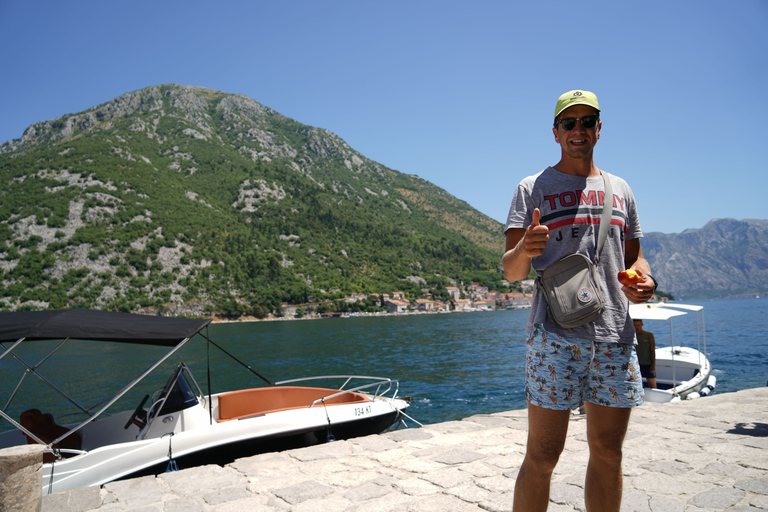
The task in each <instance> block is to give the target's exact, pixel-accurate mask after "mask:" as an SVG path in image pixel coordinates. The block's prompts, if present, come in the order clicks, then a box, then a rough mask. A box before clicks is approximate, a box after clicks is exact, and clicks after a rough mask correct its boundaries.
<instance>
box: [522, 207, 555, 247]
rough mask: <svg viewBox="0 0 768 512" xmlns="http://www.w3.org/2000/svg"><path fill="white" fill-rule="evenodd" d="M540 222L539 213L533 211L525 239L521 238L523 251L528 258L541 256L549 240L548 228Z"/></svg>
mask: <svg viewBox="0 0 768 512" xmlns="http://www.w3.org/2000/svg"><path fill="white" fill-rule="evenodd" d="M540 222H541V212H540V211H539V209H538V208H536V209H535V210H533V219H531V225H530V226H528V227H527V228H526V230H525V237H524V238H523V251H524V252H525V255H526V256H528V257H529V258H533V257H534V256H541V253H543V252H544V247H546V245H547V241H548V240H549V228H548V227H547V226H544V225H542V224H540Z"/></svg>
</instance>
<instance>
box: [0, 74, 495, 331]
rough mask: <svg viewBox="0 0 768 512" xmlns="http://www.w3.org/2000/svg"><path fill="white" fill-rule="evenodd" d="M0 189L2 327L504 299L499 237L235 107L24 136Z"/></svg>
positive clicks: (146, 103)
mask: <svg viewBox="0 0 768 512" xmlns="http://www.w3.org/2000/svg"><path fill="white" fill-rule="evenodd" d="M0 181H1V182H2V183H3V187H2V190H0V240H2V241H3V243H2V244H0V309H6V310H7V309H11V310H13V309H38V308H65V307H94V308H100V309H110V310H120V311H134V310H138V309H142V308H144V309H147V308H154V309H157V310H164V311H169V312H171V313H195V312H198V313H203V312H220V313H221V312H223V313H225V314H232V315H237V314H254V315H257V316H264V315H266V314H268V313H270V312H279V310H280V303H281V302H283V301H288V302H293V303H302V302H307V301H312V300H315V301H318V300H323V299H334V298H338V297H340V296H342V295H344V294H348V293H351V292H364V293H374V294H380V293H389V292H393V291H405V292H406V293H407V294H408V295H409V297H418V296H421V295H424V294H425V293H427V292H432V293H433V295H435V296H438V297H447V292H446V291H445V287H446V286H450V285H454V284H456V283H458V282H461V281H467V280H478V281H483V284H485V285H488V286H492V287H495V288H500V287H501V284H500V282H501V275H500V274H499V273H498V271H497V267H498V265H499V258H500V252H501V250H502V249H503V245H504V240H503V235H502V226H501V224H499V223H498V222H496V221H494V220H492V219H490V218H488V217H487V216H485V215H483V214H481V213H479V212H478V211H476V210H475V209H473V208H472V207H470V206H469V205H468V204H467V203H465V202H463V201H460V200H458V199H456V198H455V197H453V196H451V195H450V194H448V193H447V192H445V191H444V190H442V189H440V188H439V187H437V186H435V185H433V184H431V183H429V182H427V181H425V180H423V179H421V178H419V177H417V176H411V175H407V174H403V173H400V172H397V171H394V170H392V169H388V168H387V167H385V166H383V165H381V164H379V163H376V162H374V161H372V160H370V159H368V158H366V157H365V156H364V155H361V154H360V153H358V152H357V151H355V150H353V149H352V148H350V147H349V146H348V145H347V144H346V143H345V142H344V141H343V140H342V139H341V138H339V137H338V136H336V135H334V134H333V133H331V132H329V131H327V130H323V129H321V128H314V127H310V126H306V125H303V124H300V123H298V122H297V121H294V120H292V119H289V118H287V117H285V116H283V115H281V114H279V113H278V112H275V111H274V110H272V109H270V108H268V107H265V106H264V105H261V104H259V103H257V102H256V101H254V100H252V99H250V98H247V97H245V96H241V95H234V94H227V93H224V92H220V91H215V90H211V89H205V88H200V87H188V86H181V85H162V86H155V87H149V88H146V89H142V90H139V91H135V92H131V93H128V94H125V95H123V96H120V97H118V98H115V99H114V100H112V101H109V102H107V103H105V104H103V105H99V106H96V107H93V108H91V109H89V110H86V111H84V112H81V113H77V114H71V115H65V116H63V117H61V118H58V119H53V120H50V121H45V122H40V123H36V124H34V125H32V126H30V127H29V128H28V129H27V130H26V131H25V132H24V134H23V136H22V137H21V138H20V139H15V140H12V141H9V142H6V143H4V144H2V145H1V146H0Z"/></svg>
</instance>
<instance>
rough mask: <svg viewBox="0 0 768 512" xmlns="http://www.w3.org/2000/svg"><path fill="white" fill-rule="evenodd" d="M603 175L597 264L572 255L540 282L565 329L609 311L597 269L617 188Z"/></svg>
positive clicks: (554, 317) (551, 311)
mask: <svg viewBox="0 0 768 512" xmlns="http://www.w3.org/2000/svg"><path fill="white" fill-rule="evenodd" d="M600 175H601V176H602V177H603V182H604V183H605V199H603V213H602V215H601V217H600V226H599V227H598V234H597V250H596V251H595V261H594V262H593V261H591V260H590V259H589V258H588V257H586V256H584V255H583V254H579V253H576V254H571V255H569V256H566V257H565V258H563V259H561V260H560V261H558V262H556V263H553V264H552V265H550V266H548V267H547V268H546V269H544V271H543V272H542V274H541V277H539V278H537V279H536V283H537V285H538V286H539V288H540V290H541V291H543V293H544V295H545V297H546V299H547V304H549V316H550V318H551V319H552V320H554V321H555V322H557V324H558V325H560V326H561V327H563V328H565V329H572V328H574V327H579V326H580V325H584V324H586V323H589V322H591V321H592V320H594V319H595V318H597V317H599V316H600V315H602V314H603V311H605V301H603V297H602V294H601V293H600V285H599V283H598V280H597V272H596V270H595V268H596V267H597V264H598V262H599V261H600V252H601V251H602V250H603V246H604V245H605V239H606V238H607V237H608V230H609V228H610V225H611V215H612V213H613V189H612V188H611V180H610V179H608V178H606V177H605V176H604V175H603V173H602V171H601V172H600Z"/></svg>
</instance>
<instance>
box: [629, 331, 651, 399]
mask: <svg viewBox="0 0 768 512" xmlns="http://www.w3.org/2000/svg"><path fill="white" fill-rule="evenodd" d="M633 323H634V324H635V332H636V333H637V360H638V362H639V363H640V374H641V375H642V376H643V378H644V379H645V380H646V381H647V382H648V387H649V388H655V387H656V338H654V337H653V333H652V332H648V331H645V330H643V321H642V320H633Z"/></svg>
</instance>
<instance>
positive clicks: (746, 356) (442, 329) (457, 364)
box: [0, 298, 768, 430]
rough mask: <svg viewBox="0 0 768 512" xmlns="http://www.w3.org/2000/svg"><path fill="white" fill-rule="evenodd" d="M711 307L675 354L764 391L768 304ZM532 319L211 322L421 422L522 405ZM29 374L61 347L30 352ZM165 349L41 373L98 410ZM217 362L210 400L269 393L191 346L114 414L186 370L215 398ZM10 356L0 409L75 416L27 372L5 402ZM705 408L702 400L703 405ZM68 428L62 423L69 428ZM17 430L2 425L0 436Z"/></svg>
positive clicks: (115, 348)
mask: <svg viewBox="0 0 768 512" xmlns="http://www.w3.org/2000/svg"><path fill="white" fill-rule="evenodd" d="M686 303H688V304H698V305H702V306H704V310H703V312H704V315H703V321H704V327H705V334H706V336H705V338H706V340H705V339H703V338H701V337H698V338H697V335H696V325H697V318H696V316H695V315H694V314H688V315H685V316H682V317H676V318H674V319H673V320H672V322H673V323H672V330H673V333H674V340H675V343H676V344H680V343H681V342H682V343H683V344H685V345H687V346H694V347H696V346H697V344H700V345H701V349H702V350H703V348H704V347H703V344H704V341H706V353H707V355H708V356H709V358H710V360H711V361H712V365H713V367H714V374H715V375H716V376H717V388H716V390H715V393H727V392H731V391H737V390H740V389H746V388H754V387H762V386H765V385H766V383H767V381H768V299H767V298H739V299H717V300H707V301H690V302H686ZM527 317H528V310H508V311H495V312H471V313H444V314H430V315H403V316H378V317H353V318H337V319H326V320H300V321H271V322H245V323H222V324H213V325H211V326H210V327H209V335H210V337H211V339H213V340H214V341H215V342H217V343H218V344H220V345H222V347H224V348H225V349H226V350H228V351H229V352H231V353H232V354H233V355H235V356H237V357H238V358H239V359H241V360H242V361H244V362H246V363H248V364H249V365H250V366H251V367H252V368H253V369H254V370H256V371H257V372H259V373H261V374H262V375H264V376H265V377H266V378H268V379H270V380H272V381H278V380H286V379H291V378H298V377H304V376H311V375H341V374H355V375H370V376H382V377H390V378H392V379H397V380H398V381H399V383H400V394H401V395H410V396H412V397H413V405H412V406H411V408H410V409H409V412H408V414H409V415H410V416H412V417H413V418H414V419H416V420H418V421H419V422H420V423H422V424H430V423H438V422H443V421H448V420H455V419H461V418H465V417H468V416H471V415H474V414H483V413H493V412H499V411H506V410H512V409H521V408H524V407H525V395H524V390H523V374H524V359H525V347H526V346H525V332H524V330H525V323H526V319H527ZM645 328H646V329H647V330H650V331H652V332H653V333H654V334H655V336H656V343H657V345H658V346H663V345H664V344H669V342H670V325H669V322H668V321H646V322H645ZM22 345H23V346H22V347H21V348H22V350H20V351H18V354H19V355H20V357H21V359H23V360H24V361H25V362H26V363H27V364H29V365H30V366H34V365H36V364H37V363H38V362H39V361H40V359H41V358H42V357H43V356H44V354H45V353H46V350H50V348H51V347H53V346H55V345H54V344H52V343H50V342H31V343H25V344H22ZM166 351H167V350H166V349H162V348H158V347H144V346H140V345H122V344H106V343H95V342H84V341H73V342H70V343H68V344H67V345H65V346H64V347H63V348H62V349H60V350H59V351H58V352H57V353H56V354H55V355H54V356H53V357H51V358H50V360H48V361H45V362H44V364H42V365H41V366H40V368H39V369H38V372H39V374H40V375H41V376H42V377H44V378H46V379H49V380H51V381H52V382H55V383H58V384H60V387H61V389H62V390H63V391H65V392H67V393H68V394H70V395H71V396H74V397H78V398H79V399H80V401H81V403H82V404H84V405H87V406H89V407H90V406H93V405H94V404H96V403H98V402H99V401H101V400H103V399H105V398H106V397H107V396H109V394H111V393H114V392H116V391H118V390H119V389H121V388H122V386H124V385H125V384H127V383H128V382H129V381H130V380H131V379H133V378H134V377H136V376H137V375H139V374H140V373H141V372H142V371H143V370H145V369H146V368H148V367H149V365H150V364H151V363H152V362H153V360H155V359H158V358H159V357H160V356H161V355H162V354H164V353H165V352H166ZM209 358H210V361H211V376H212V380H211V388H212V390H213V392H217V391H226V390H231V389H236V388H241V387H252V386H261V385H262V382H261V381H259V379H258V378H256V377H255V376H253V375H252V374H250V373H248V372H245V371H241V367H240V366H239V365H237V364H236V363H234V362H232V361H231V360H230V359H229V358H227V357H226V356H224V355H223V354H221V352H219V351H218V350H217V349H216V348H210V352H209V351H208V349H207V348H206V344H205V343H204V342H203V340H202V339H201V338H199V337H196V338H195V339H193V340H192V341H191V342H190V343H188V344H187V345H186V346H185V347H184V348H182V349H181V350H179V351H178V352H177V353H175V354H174V355H173V356H171V357H170V358H169V359H168V361H166V362H165V363H163V365H161V367H160V368H158V369H157V370H156V371H155V372H154V373H153V374H151V375H150V376H149V377H147V378H146V379H145V380H144V381H143V382H142V383H141V384H140V385H139V386H138V387H137V389H135V390H133V391H131V392H130V393H128V394H127V395H126V396H125V397H124V398H123V399H121V401H120V402H119V403H118V404H117V405H118V409H116V410H129V409H130V410H132V409H134V408H135V406H136V404H138V402H139V401H140V400H141V398H142V397H143V396H144V395H145V394H152V393H153V392H154V391H155V390H156V389H157V388H159V387H161V386H162V385H163V384H164V383H165V381H166V379H167V378H168V376H169V375H170V373H171V371H172V370H173V368H174V367H175V366H176V364H177V363H178V362H179V361H184V362H186V363H187V364H188V365H189V366H190V368H191V369H192V371H193V373H194V375H195V376H196V378H197V380H198V382H199V383H200V385H201V387H202V388H203V390H205V391H207V370H206V362H207V361H208V359H209ZM23 373H24V372H23V367H22V366H21V365H20V364H19V363H18V362H17V361H15V360H13V359H11V358H10V357H5V358H4V359H2V360H0V376H2V377H0V406H3V407H4V408H5V410H6V411H7V412H8V413H9V414H10V415H11V416H13V417H18V415H19V414H20V413H21V412H22V411H23V410H26V409H28V408H31V407H37V408H39V409H41V410H43V411H45V412H51V413H53V414H54V416H56V417H57V421H59V417H60V415H62V414H64V412H65V411H71V410H72V406H71V405H69V404H68V403H67V402H66V400H65V399H63V398H62V397H61V396H60V395H57V394H51V393H46V392H44V390H45V388H44V386H43V385H42V383H41V382H40V379H38V378H37V377H35V376H34V375H32V374H27V375H26V377H25V378H24V381H23V382H22V385H21V386H20V387H19V393H18V394H17V396H16V397H15V399H14V401H13V402H12V403H11V404H10V405H7V403H6V402H7V401H8V399H9V397H10V396H11V393H12V392H13V390H14V388H15V387H16V385H17V383H18V381H19V379H20V378H21V376H22V375H23ZM702 400H706V398H702ZM62 421H63V420H62ZM8 428H10V425H9V424H7V423H5V422H0V430H6V429H8Z"/></svg>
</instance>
